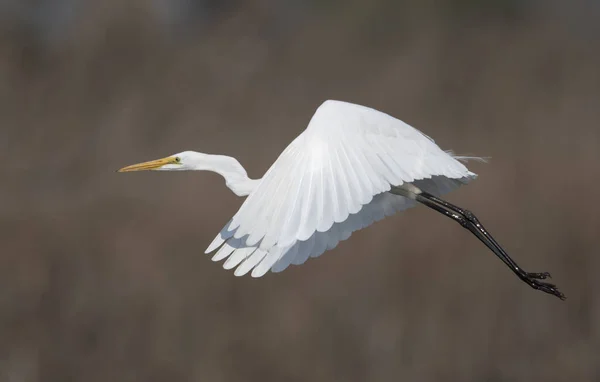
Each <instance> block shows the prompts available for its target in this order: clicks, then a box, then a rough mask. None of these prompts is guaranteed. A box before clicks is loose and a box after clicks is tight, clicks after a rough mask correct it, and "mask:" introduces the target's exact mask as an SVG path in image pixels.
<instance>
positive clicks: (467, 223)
mask: <svg viewBox="0 0 600 382" xmlns="http://www.w3.org/2000/svg"><path fill="white" fill-rule="evenodd" d="M414 197H415V199H416V200H417V201H418V202H419V203H421V204H424V205H426V206H427V207H429V208H431V209H434V210H436V211H438V212H439V213H441V214H443V215H445V216H447V217H449V218H451V219H453V220H454V221H456V222H458V223H459V224H460V225H461V226H463V227H464V228H466V229H468V230H469V231H470V232H471V233H472V234H473V235H475V236H476V237H477V238H478V239H479V240H480V241H481V242H483V243H484V244H485V245H486V246H487V247H488V248H489V249H491V250H492V252H494V254H495V255H496V256H498V257H499V258H500V260H502V261H503V262H504V263H505V264H506V265H507V266H508V267H509V268H510V269H511V270H512V271H513V272H514V273H515V274H516V275H517V276H518V277H519V278H520V279H521V280H523V281H524V282H526V283H527V284H528V285H529V286H530V287H532V288H534V289H538V290H541V291H543V292H546V293H549V294H552V295H554V296H556V297H558V298H560V299H561V300H564V299H565V296H564V295H563V294H562V293H561V292H560V291H559V290H558V288H556V286H555V285H553V284H550V283H546V282H541V281H539V280H544V279H546V278H548V277H550V274H549V273H548V272H542V273H529V272H525V271H524V270H523V269H522V268H521V267H519V265H518V264H517V263H516V262H515V261H514V260H513V259H511V258H510V256H509V255H508V254H507V253H506V252H505V251H504V249H502V247H501V246H500V244H498V242H496V240H494V238H493V237H492V235H490V234H489V232H488V231H487V230H486V229H485V228H484V227H483V225H482V224H481V223H480V222H479V219H477V217H476V216H475V215H474V214H473V213H472V212H470V211H468V210H464V209H462V208H460V207H457V206H455V205H453V204H450V203H448V202H446V201H445V200H442V199H440V198H438V197H436V196H434V195H431V194H429V193H427V192H421V193H419V194H414Z"/></svg>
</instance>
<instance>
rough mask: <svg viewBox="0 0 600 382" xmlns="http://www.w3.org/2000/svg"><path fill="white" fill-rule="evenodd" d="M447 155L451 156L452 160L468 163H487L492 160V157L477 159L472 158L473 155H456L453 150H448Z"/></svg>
mask: <svg viewBox="0 0 600 382" xmlns="http://www.w3.org/2000/svg"><path fill="white" fill-rule="evenodd" d="M446 153H447V154H448V155H450V156H451V157H452V158H454V159H456V160H459V161H461V162H468V161H470V160H474V161H476V162H481V163H487V162H489V161H490V159H491V157H476V156H471V155H455V154H454V152H453V151H452V150H448V151H446Z"/></svg>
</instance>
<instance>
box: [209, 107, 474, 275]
mask: <svg viewBox="0 0 600 382" xmlns="http://www.w3.org/2000/svg"><path fill="white" fill-rule="evenodd" d="M474 177H475V174H473V173H472V172H470V171H469V170H467V168H466V167H465V166H464V165H463V164H462V163H460V162H459V161H457V160H456V159H454V158H453V157H452V156H451V155H449V154H448V153H446V152H444V151H443V150H441V149H440V148H439V147H438V146H437V145H436V144H435V143H434V142H433V141H432V140H431V139H430V138H429V137H427V136H425V135H423V134H422V133H420V132H419V131H418V130H416V129H414V128H412V127H411V126H409V125H407V124H405V123H404V122H402V121H400V120H398V119H395V118H393V117H391V116H389V115H387V114H384V113H381V112H379V111H376V110H374V109H370V108H367V107H364V106H359V105H354V104H349V103H345V102H340V101H326V102H325V103H323V105H321V106H320V107H319V108H318V109H317V111H316V112H315V115H314V116H313V118H312V119H311V121H310V123H309V125H308V127H307V129H306V130H305V131H304V132H302V134H300V135H299V136H298V137H297V138H296V139H295V140H294V141H293V142H292V143H291V144H290V145H289V146H288V147H287V148H286V149H285V150H284V151H283V153H282V154H281V155H280V156H279V158H278V159H277V160H276V161H275V163H274V164H273V165H272V166H271V168H270V169H269V170H268V171H267V173H266V174H265V176H264V177H263V178H262V180H261V182H260V183H259V185H258V186H257V188H256V189H255V190H254V191H253V192H252V193H251V194H250V195H249V196H248V198H247V199H246V200H245V202H244V203H243V204H242V206H241V207H240V209H239V211H238V212H237V213H236V214H235V216H234V217H233V218H232V219H231V221H230V222H229V223H228V224H227V226H226V227H225V228H224V229H223V230H222V231H221V233H220V234H219V235H218V236H217V237H216V238H215V240H214V241H213V243H212V244H211V245H210V246H209V248H208V249H207V252H212V251H213V250H215V249H217V248H218V247H220V246H221V248H220V249H219V251H218V253H217V254H216V255H215V257H214V259H215V260H221V259H224V258H226V257H228V259H227V261H226V262H225V263H224V267H225V268H226V269H230V268H233V267H235V266H238V265H239V267H238V269H237V270H236V274H238V275H241V274H245V273H247V272H248V271H250V270H252V269H254V271H253V273H252V275H253V276H255V277H258V276H261V275H263V274H264V273H265V272H266V271H268V270H269V269H271V268H272V269H273V270H274V271H277V270H282V269H285V267H287V266H288V265H289V264H290V263H294V264H295V263H303V262H304V261H306V259H307V258H308V257H310V256H313V257H315V256H318V255H320V254H321V253H323V252H324V251H325V250H327V249H330V248H332V247H334V246H335V245H337V243H338V242H339V241H341V240H345V239H346V238H347V237H349V236H350V234H351V233H352V232H354V231H356V230H358V229H361V228H364V227H366V226H368V225H370V224H372V223H373V221H375V220H379V219H381V218H383V217H385V216H386V215H390V214H392V213H394V212H397V211H399V210H402V209H405V208H408V207H410V206H412V205H413V203H412V201H410V200H408V199H405V198H403V197H401V196H396V195H391V194H388V193H386V191H389V190H390V188H391V186H392V185H394V186H399V185H401V184H403V183H411V182H415V181H419V180H423V181H424V182H422V183H423V184H422V186H423V187H425V188H426V189H427V188H428V187H429V189H430V191H431V192H433V193H435V194H441V193H443V192H444V191H445V190H446V189H448V190H449V189H452V188H455V187H457V186H458V185H460V184H461V183H466V182H467V181H468V180H470V179H472V178H474Z"/></svg>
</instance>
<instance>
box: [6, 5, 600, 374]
mask: <svg viewBox="0 0 600 382" xmlns="http://www.w3.org/2000/svg"><path fill="white" fill-rule="evenodd" d="M597 16H600V7H599V6H597V5H596V3H595V2H594V1H589V0H586V1H581V2H564V1H556V0H547V1H536V0H529V1H512V0H504V1H500V0H497V1H472V0H448V1H434V0H423V1H417V0H414V1H405V2H400V1H389V0H373V1H369V2H367V1H358V0H354V1H345V2H342V1H333V0H329V1H314V0H312V1H309V0H305V1H303V0H285V1H277V2H276V1H268V0H256V1H241V0H229V1H192V0H170V1H167V0H131V1H127V2H123V1H118V0H105V1H102V2H92V1H74V0H63V1H58V0H56V1H41V0H40V1H20V0H12V1H9V0H4V1H2V2H0V57H1V59H0V126H2V128H1V129H0V163H1V164H0V175H2V179H3V180H4V181H3V183H2V186H0V197H1V198H2V200H3V201H4V203H0V243H1V245H2V247H1V252H0V253H1V254H2V255H1V256H0V259H1V264H0V338H1V339H2V341H0V354H1V355H2V357H1V358H0V380H1V381H38V380H39V381H61V382H63V381H86V382H92V381H103V382H104V381H163V380H164V381H179V380H181V381H188V380H190V381H192V380H193V381H249V380H261V381H271V380H273V381H281V380H285V381H306V380H312V381H333V380H344V381H365V380H371V381H384V380H392V381H396V380H408V381H439V380H443V381H460V382H465V381H477V382H479V381H529V380H538V379H539V380H544V381H547V382H552V381H557V382H559V381H560V382H563V381H597V380H600V367H599V365H600V363H598V359H599V355H600V300H599V298H598V293H597V288H595V286H594V283H595V278H596V274H597V272H598V270H599V269H600V257H599V256H598V255H597V252H598V251H597V243H596V239H597V234H598V232H599V230H600V221H599V218H598V216H600V209H599V207H598V206H597V205H596V204H594V202H593V201H594V200H595V198H596V196H597V195H598V194H599V193H600V181H599V180H598V179H599V178H598V176H599V175H600V160H599V159H600V158H599V154H598V153H599V152H600V130H599V129H598V121H600V108H598V105H600V77H599V76H598V75H597V73H598V68H599V67H600V50H599V47H600V44H598V42H599V38H600V29H599V28H597V22H596V21H597V19H598V18H597ZM328 98H332V99H343V100H347V101H352V102H357V103H362V104H366V105H369V106H372V107H375V108H377V109H380V110H383V111H386V112H388V113H390V114H392V115H394V116H397V117H399V118H401V119H403V120H405V121H406V122H408V123H410V124H412V125H414V126H415V127H417V128H419V129H420V130H422V131H424V132H425V133H426V134H428V135H430V136H432V137H434V138H435V139H436V142H437V143H438V144H439V145H440V146H441V147H442V148H444V149H453V150H454V151H455V152H457V153H460V154H466V155H468V154H472V155H483V156H491V157H492V161H491V162H490V163H489V164H479V163H472V164H470V167H471V168H472V170H473V171H475V172H477V173H479V174H480V178H479V179H478V180H477V181H476V182H474V183H473V184H472V185H469V186H468V187H465V188H463V189H460V190H459V191H457V192H455V193H453V194H451V195H449V198H450V200H451V201H452V202H455V203H456V204H458V205H461V206H465V207H467V208H469V209H471V210H473V211H475V212H476V213H477V215H478V216H479V217H480V218H481V220H482V221H483V222H484V224H486V227H488V228H489V229H490V231H491V232H492V233H494V235H495V237H496V238H497V239H498V240H499V241H500V242H501V243H502V244H503V245H504V246H505V248H506V249H507V250H508V251H509V253H511V254H512V255H513V257H514V258H515V259H516V260H517V261H518V262H519V263H520V264H521V265H522V266H523V267H524V268H526V269H528V270H531V271H550V272H551V273H552V274H553V276H554V281H555V282H556V283H557V284H558V285H559V286H560V287H561V289H562V290H563V291H564V292H565V293H566V294H567V296H568V300H567V301H566V302H564V303H561V302H560V301H558V300H556V299H554V298H551V297H550V296H545V295H543V294H541V293H539V292H535V291H533V290H530V289H529V288H527V287H526V286H525V285H523V284H522V283H521V282H519V281H518V280H517V279H516V278H515V277H514V276H513V275H512V274H511V273H510V272H508V271H507V269H506V268H505V267H504V266H503V265H502V264H501V263H500V262H499V261H497V259H496V258H495V257H494V256H493V255H491V254H490V253H489V251H487V250H486V249H485V248H484V247H483V246H482V245H481V244H480V243H479V242H477V240H474V239H473V237H472V236H471V235H469V234H468V233H466V232H463V231H464V230H462V229H461V228H460V227H459V226H458V225H456V224H453V223H451V222H449V221H447V219H443V218H442V217H440V216H437V214H435V213H433V212H430V211H427V210H426V209H424V208H416V209H413V210H410V211H407V212H405V213H403V214H400V215H398V216H394V217H391V218H388V219H385V220H383V221H381V222H379V223H377V224H375V225H373V226H372V227H369V228H368V229H365V230H362V231H360V232H357V233H355V234H354V235H353V237H352V238H351V239H350V240H349V241H347V242H344V243H342V244H340V246H338V247H337V248H336V249H335V250H333V251H331V252H328V253H327V254H326V255H324V256H322V257H321V258H319V259H317V260H311V261H308V262H307V263H306V264H304V265H303V266H302V267H292V268H290V269H289V270H286V271H285V272H284V273H282V274H278V275H273V274H270V275H267V276H266V277H265V278H263V279H261V280H253V279H250V278H235V277H234V276H233V275H232V273H231V272H227V271H224V270H223V269H221V265H220V264H215V263H213V262H211V261H210V260H209V259H208V258H207V257H206V256H205V255H203V254H202V253H203V251H204V248H206V246H207V245H208V244H209V243H210V241H211V240H212V239H213V237H214V236H215V235H216V234H217V233H218V232H219V230H220V229H221V228H222V226H223V225H224V224H225V223H226V221H227V220H228V219H229V218H230V217H231V216H232V215H233V214H234V213H235V211H236V210H237V208H238V206H239V205H240V203H241V200H239V199H238V198H236V197H235V196H234V195H233V194H230V193H229V192H225V191H224V185H223V184H222V179H221V178H220V177H219V176H217V175H214V174H204V173H202V174H183V173H182V174H160V173H152V174H131V175H129V176H123V174H116V173H115V172H114V170H116V169H117V168H120V167H122V166H123V165H126V164H130V163H134V162H138V161H140V160H146V159H152V158H157V157H161V156H164V155H168V154H171V153H174V152H179V151H182V150H185V149H192V150H198V151H202V152H210V153H222V154H226V155H232V156H235V157H237V158H238V159H239V160H240V162H241V163H242V164H244V165H245V166H246V168H247V169H248V172H249V174H250V175H251V176H252V177H260V176H261V174H262V173H264V171H265V170H266V169H267V168H268V166H269V165H270V164H271V163H272V162H273V161H274V160H275V158H276V157H277V155H278V154H279V153H280V152H281V150H282V149H283V148H284V147H285V146H286V145H287V143H288V142H289V141H290V140H291V139H293V138H294V137H295V136H296V135H297V134H298V133H299V132H300V131H301V130H302V129H303V128H304V127H305V126H306V124H307V122H308V120H309V118H310V116H311V115H312V113H313V111H314V109H315V108H316V107H317V106H318V105H319V104H320V103H321V102H322V101H323V100H325V99H328Z"/></svg>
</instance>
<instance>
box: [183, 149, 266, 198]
mask: <svg viewBox="0 0 600 382" xmlns="http://www.w3.org/2000/svg"><path fill="white" fill-rule="evenodd" d="M195 154H196V155H195V156H196V158H197V160H195V161H194V162H195V163H194V164H192V165H191V166H190V167H192V168H191V169H192V170H200V171H213V172H216V173H217V174H219V175H221V176H222V177H223V178H225V185H226V186H227V187H228V188H229V189H230V190H231V191H233V193H234V194H236V195H237V196H247V195H249V194H250V193H251V192H252V191H253V190H254V189H255V188H256V186H257V185H258V182H259V181H260V179H250V178H249V177H248V174H247V173H246V170H245V169H244V167H242V165H241V164H240V162H238V161H237V159H235V158H232V157H228V156H225V155H211V154H201V153H195ZM196 158H195V159H196Z"/></svg>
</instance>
